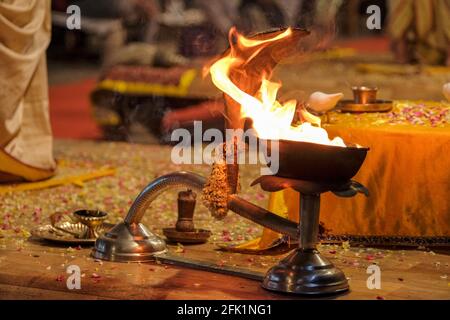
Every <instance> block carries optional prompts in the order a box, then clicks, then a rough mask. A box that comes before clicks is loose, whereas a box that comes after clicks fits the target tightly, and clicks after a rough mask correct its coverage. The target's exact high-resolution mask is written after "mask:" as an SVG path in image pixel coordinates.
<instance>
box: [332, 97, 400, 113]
mask: <svg viewBox="0 0 450 320" xmlns="http://www.w3.org/2000/svg"><path fill="white" fill-rule="evenodd" d="M392 107H393V103H392V101H391V100H377V101H375V102H373V103H366V104H361V103H356V102H355V101H353V100H342V101H340V102H339V104H338V106H337V109H338V110H341V111H342V112H355V113H356V112H389V111H391V110H392Z"/></svg>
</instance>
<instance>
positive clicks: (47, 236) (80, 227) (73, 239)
mask: <svg viewBox="0 0 450 320" xmlns="http://www.w3.org/2000/svg"><path fill="white" fill-rule="evenodd" d="M113 226H114V225H113V224H110V223H103V224H102V225H100V226H99V227H98V229H97V230H96V231H97V232H98V233H104V232H105V231H108V230H109V229H111V228H112V227H113ZM87 228H88V227H87V226H86V225H84V224H82V223H80V222H78V223H72V222H68V221H66V222H62V223H59V224H58V225H55V226H53V225H51V224H47V225H43V226H40V227H37V228H36V229H34V230H32V231H31V235H33V236H34V237H37V238H41V239H44V240H48V241H52V242H58V243H64V244H80V245H82V244H94V243H95V240H96V238H90V239H82V238H77V235H78V236H81V235H82V234H83V233H84V232H86V230H87Z"/></svg>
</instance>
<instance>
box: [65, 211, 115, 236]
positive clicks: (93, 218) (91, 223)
mask: <svg viewBox="0 0 450 320" xmlns="http://www.w3.org/2000/svg"><path fill="white" fill-rule="evenodd" d="M73 215H74V216H75V219H76V220H77V221H78V222H80V223H81V224H84V225H85V226H86V227H87V229H86V231H85V232H84V233H83V234H82V235H81V236H80V238H81V239H95V238H98V236H99V232H98V230H99V227H100V226H101V225H102V224H103V222H104V221H105V220H106V218H107V216H108V214H107V213H106V212H103V211H99V210H77V211H75V212H74V213H73Z"/></svg>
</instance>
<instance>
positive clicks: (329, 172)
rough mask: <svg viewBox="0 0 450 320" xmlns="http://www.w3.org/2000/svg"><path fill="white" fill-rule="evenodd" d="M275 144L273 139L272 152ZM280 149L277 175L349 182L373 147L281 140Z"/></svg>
mask: <svg viewBox="0 0 450 320" xmlns="http://www.w3.org/2000/svg"><path fill="white" fill-rule="evenodd" d="M269 141H270V140H269ZM273 145H274V144H273V143H272V141H270V143H269V144H268V150H270V151H269V152H270V153H272V151H274V150H272V149H271V148H272V146H273ZM275 145H276V144H275ZM278 149H279V150H278V151H279V152H278V154H279V159H278V161H279V167H278V172H277V173H276V174H275V175H276V176H278V177H283V178H290V179H296V180H307V181H315V182H332V183H334V182H346V181H348V180H350V179H351V178H352V177H353V176H355V175H356V173H357V172H358V170H359V168H360V167H361V165H362V164H363V162H364V159H365V158H366V155H367V151H368V150H369V149H368V148H364V147H357V146H347V147H339V146H330V145H323V144H317V143H310V142H302V141H290V140H279V141H278ZM269 165H271V164H269Z"/></svg>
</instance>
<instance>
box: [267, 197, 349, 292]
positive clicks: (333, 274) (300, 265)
mask: <svg viewBox="0 0 450 320" xmlns="http://www.w3.org/2000/svg"><path fill="white" fill-rule="evenodd" d="M300 206H301V207H300V225H299V247H298V249H296V250H295V251H293V252H292V253H291V254H289V255H288V256H287V257H286V258H284V259H283V260H281V261H280V262H279V264H278V265H276V266H274V267H272V268H271V269H270V270H269V271H268V273H267V274H266V277H265V278H264V281H263V284H262V286H263V288H265V289H267V290H271V291H279V292H286V293H296V294H333V293H339V292H343V291H346V290H348V288H349V286H348V282H347V278H346V277H345V275H344V273H343V272H342V271H341V270H340V269H338V268H336V267H335V266H334V265H333V264H332V263H331V262H330V261H328V259H326V258H324V257H322V256H321V255H320V253H319V252H318V251H317V250H316V242H317V235H318V230H319V207H320V195H319V194H300Z"/></svg>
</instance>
